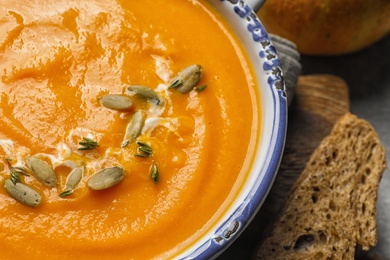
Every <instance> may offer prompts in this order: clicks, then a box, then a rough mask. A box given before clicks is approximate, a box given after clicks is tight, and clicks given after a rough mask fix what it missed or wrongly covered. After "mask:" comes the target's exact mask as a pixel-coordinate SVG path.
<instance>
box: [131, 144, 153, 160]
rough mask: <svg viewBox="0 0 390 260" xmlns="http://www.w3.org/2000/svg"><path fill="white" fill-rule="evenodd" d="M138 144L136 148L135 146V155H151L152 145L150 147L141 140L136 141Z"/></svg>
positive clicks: (144, 156)
mask: <svg viewBox="0 0 390 260" xmlns="http://www.w3.org/2000/svg"><path fill="white" fill-rule="evenodd" d="M137 144H138V148H137V152H138V153H137V154H135V156H138V157H142V158H148V157H150V156H151V155H152V153H153V150H152V147H150V145H148V144H147V143H143V142H139V141H138V142H137Z"/></svg>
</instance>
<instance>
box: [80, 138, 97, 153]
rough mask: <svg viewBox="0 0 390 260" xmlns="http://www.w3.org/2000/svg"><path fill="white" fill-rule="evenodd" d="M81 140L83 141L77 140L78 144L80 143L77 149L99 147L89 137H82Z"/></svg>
mask: <svg viewBox="0 0 390 260" xmlns="http://www.w3.org/2000/svg"><path fill="white" fill-rule="evenodd" d="M83 140H84V141H82V142H79V145H81V147H79V148H78V149H79V150H93V149H95V148H96V147H99V144H98V143H97V142H96V141H94V140H92V139H90V138H87V137H83Z"/></svg>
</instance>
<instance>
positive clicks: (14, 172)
mask: <svg viewBox="0 0 390 260" xmlns="http://www.w3.org/2000/svg"><path fill="white" fill-rule="evenodd" d="M5 160H6V162H7V164H8V166H9V169H10V176H11V177H10V179H11V181H12V183H13V184H16V183H17V182H21V179H20V175H24V176H30V175H29V174H28V169H27V168H25V167H21V166H13V165H12V164H11V161H12V159H11V158H6V159H5Z"/></svg>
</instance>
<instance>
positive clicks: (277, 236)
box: [256, 113, 386, 259]
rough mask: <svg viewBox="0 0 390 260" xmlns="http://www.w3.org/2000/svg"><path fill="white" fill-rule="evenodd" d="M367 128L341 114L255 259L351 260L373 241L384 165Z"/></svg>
mask: <svg viewBox="0 0 390 260" xmlns="http://www.w3.org/2000/svg"><path fill="white" fill-rule="evenodd" d="M385 158H386V156H385V149H384V147H383V146H382V144H381V143H380V140H379V138H378V136H377V134H376V132H375V130H374V129H373V127H372V126H371V125H370V124H369V123H368V122H367V121H365V120H363V119H359V118H357V117H356V116H354V115H352V114H350V113H347V114H345V115H344V116H343V117H341V118H340V119H339V120H338V122H337V123H336V125H335V126H334V128H333V130H332V132H331V133H330V134H329V135H328V136H327V137H326V138H325V139H324V140H323V141H322V142H321V144H320V146H319V147H318V148H317V149H316V150H315V151H314V153H313V154H312V156H311V158H310V160H309V162H308V163H307V165H306V168H305V169H304V171H303V172H302V174H301V175H300V177H299V179H298V180H297V182H296V183H295V184H294V186H293V188H292V190H291V193H290V196H289V198H288V200H287V201H286V204H285V206H284V208H283V209H282V211H281V212H280V215H279V217H278V219H277V220H276V221H275V223H274V226H273V229H272V230H271V232H270V235H269V236H268V237H267V238H266V239H265V240H264V241H263V243H262V244H261V245H260V248H259V250H258V251H257V254H256V259H353V258H354V255H355V250H356V247H357V246H359V247H360V248H362V249H363V250H368V249H369V248H370V247H371V246H374V245H375V244H376V242H377V226H376V201H377V195H378V186H379V182H380V179H381V176H382V173H383V171H384V169H385V167H386V159H385Z"/></svg>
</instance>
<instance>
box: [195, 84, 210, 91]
mask: <svg viewBox="0 0 390 260" xmlns="http://www.w3.org/2000/svg"><path fill="white" fill-rule="evenodd" d="M206 88H207V85H202V86H199V87H196V88H195V90H196V91H198V92H201V91H203V90H205V89H206Z"/></svg>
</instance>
